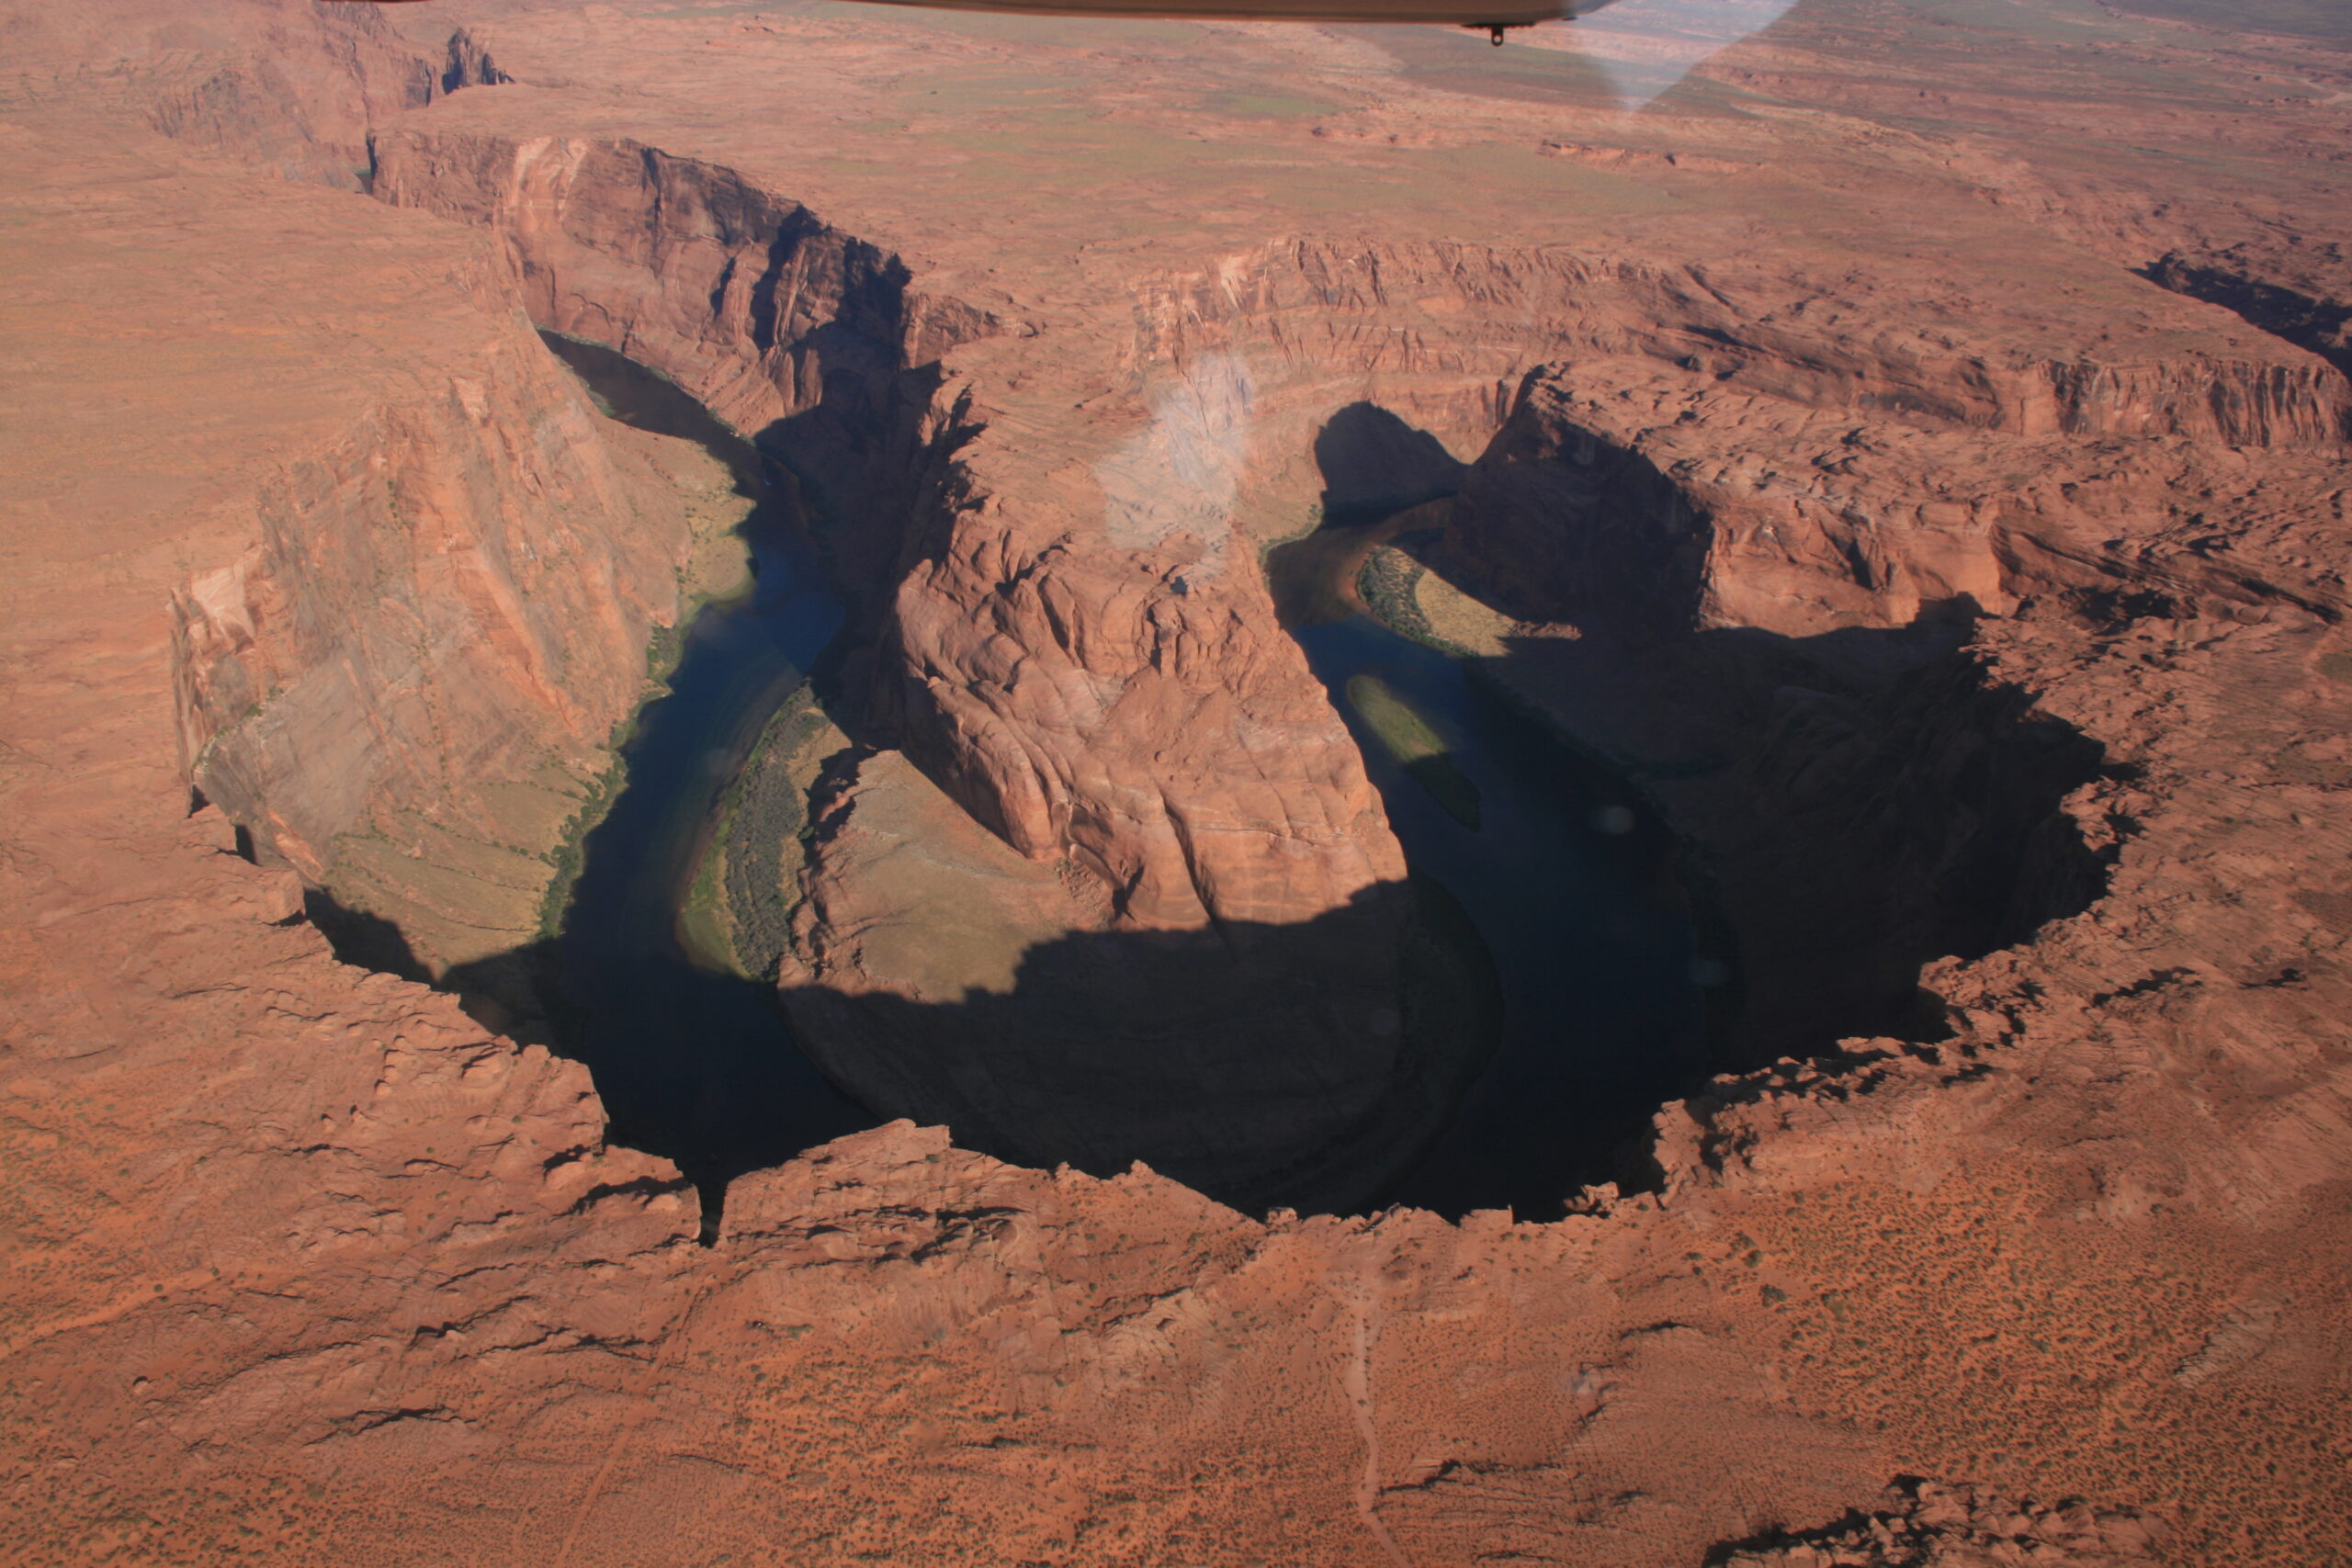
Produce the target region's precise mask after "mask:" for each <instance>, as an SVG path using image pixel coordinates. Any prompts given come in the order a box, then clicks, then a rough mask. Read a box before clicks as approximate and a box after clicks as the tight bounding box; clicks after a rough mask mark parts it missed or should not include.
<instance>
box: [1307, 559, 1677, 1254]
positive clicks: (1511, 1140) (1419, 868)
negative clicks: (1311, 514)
mask: <svg viewBox="0 0 2352 1568" xmlns="http://www.w3.org/2000/svg"><path fill="white" fill-rule="evenodd" d="M1377 521H1378V517H1377V515H1376V514H1364V515H1359V516H1356V517H1352V518H1349V519H1346V520H1343V521H1340V522H1337V523H1332V524H1327V525H1325V527H1324V529H1323V530H1322V534H1321V536H1318V537H1317V538H1316V539H1314V540H1311V541H1309V542H1308V547H1307V548H1306V549H1294V550H1292V551H1291V552H1288V553H1289V555H1290V559H1289V560H1287V561H1286V560H1285V558H1284V557H1285V553H1286V552H1284V551H1281V550H1278V551H1276V552H1275V555H1274V558H1273V559H1272V561H1270V563H1269V569H1270V570H1269V575H1270V577H1272V580H1273V585H1274V587H1275V591H1276V596H1277V599H1278V600H1279V601H1281V602H1282V603H1283V608H1284V611H1285V620H1286V621H1287V622H1288V624H1289V628H1290V631H1291V635H1292V636H1293V637H1295V638H1297V640H1298V642H1299V645H1300V647H1301V648H1302V649H1304V650H1305V651H1306V660H1307V664H1308V666H1309V667H1310V668H1311V669H1313V671H1315V674H1316V676H1317V679H1319V680H1320V681H1321V682H1323V684H1324V686H1325V688H1326V690H1327V691H1329V694H1330V697H1331V702H1332V705H1334V706H1335V707H1337V708H1338V709H1339V711H1340V716H1341V717H1342V718H1343V719H1345V720H1346V722H1347V724H1348V727H1349V728H1350V730H1351V732H1352V733H1353V734H1354V735H1355V737H1356V740H1357V744H1358V746H1359V748H1360V749H1361V750H1362V751H1363V759H1364V766H1365V770H1366V772H1368V773H1370V774H1371V775H1372V782H1373V784H1374V786H1375V787H1376V788H1378V789H1379V791H1380V793H1381V799H1382V803H1383V805H1384V806H1385V808H1386V810H1387V813H1388V820H1389V825H1390V827H1391V828H1393V829H1395V830H1396V833H1397V840H1398V841H1399V842H1400V843H1401V844H1402V845H1403V846H1404V850H1405V859H1406V862H1407V863H1408V864H1409V865H1410V866H1411V867H1412V869H1413V872H1414V874H1416V875H1419V876H1424V877H1428V878H1430V880H1432V881H1434V882H1436V883H1438V884H1439V885H1440V886H1442V887H1444V888H1445V890H1446V891H1447V892H1448V893H1450V894H1452V895H1453V898H1454V900H1455V902H1456V903H1458V904H1459V905H1461V907H1462V908H1464V910H1465V911H1466V912H1467V913H1468V915H1469V917H1470V919H1471V921H1472V923H1473V924H1474V925H1476V927H1477V930H1478V934H1479V936H1480V937H1481V938H1482V939H1483V940H1484V941H1485V942H1486V945H1487V953H1488V954H1489V955H1490V956H1491V958H1492V959H1493V962H1494V966H1495V971H1496V975H1497V976H1498V980H1499V982H1500V985H1501V988H1502V1004H1503V1005H1502V1012H1503V1020H1502V1037H1501V1039H1500V1041H1499V1042H1498V1043H1497V1046H1496V1050H1495V1055H1494V1056H1493V1058H1492V1059H1491V1060H1490V1061H1489V1063H1488V1064H1487V1068H1486V1070H1485V1071H1484V1072H1483V1073H1482V1074H1481V1075H1480V1076H1479V1077H1478V1079H1477V1081H1476V1083H1474V1084H1473V1085H1472V1086H1471V1088H1470V1089H1469V1090H1468V1092H1467V1094H1466V1095H1465V1096H1464V1101H1463V1104H1462V1106H1461V1108H1460V1110H1459V1111H1457V1113H1456V1115H1455V1118H1454V1120H1453V1124H1452V1125H1451V1126H1450V1127H1449V1128H1448V1129H1447V1131H1446V1132H1445V1133H1444V1134H1442V1136H1441V1137H1440V1139H1439V1140H1438V1142H1437V1144H1436V1145H1435V1147H1434V1148H1432V1150H1431V1151H1430V1154H1429V1155H1428V1156H1426V1157H1425V1158H1424V1159H1422V1160H1421V1161H1420V1163H1419V1165H1418V1166H1417V1167H1416V1168H1414V1169H1413V1170H1412V1171H1411V1172H1410V1173H1408V1175H1407V1176H1406V1177H1405V1178H1404V1179H1402V1180H1401V1181H1400V1182H1398V1183H1397V1186H1396V1187H1395V1188H1394V1189H1392V1190H1390V1191H1389V1192H1387V1193H1386V1194H1385V1195H1384V1201H1387V1202H1391V1203H1404V1204H1409V1205H1411V1206H1413V1207H1416V1208H1426V1209H1433V1210H1436V1211H1437V1212H1438V1213H1443V1214H1448V1215H1460V1214H1462V1213H1467V1212H1468V1211H1470V1210H1473V1209H1492V1208H1510V1209H1513V1210H1515V1211H1516V1212H1517V1213H1518V1214H1519V1215H1520V1217H1521V1218H1522V1219H1551V1218H1556V1217H1557V1216H1558V1215H1559V1213H1560V1212H1561V1204H1562V1201H1563V1200H1564V1199H1565V1198H1566V1197H1567V1196H1569V1195H1570V1194H1572V1193H1574V1192H1575V1191H1576V1190H1577V1189H1579V1188H1581V1187H1582V1186H1584V1185H1586V1184H1587V1183H1589V1182H1598V1181H1603V1180H1615V1179H1622V1178H1623V1176H1624V1175H1625V1174H1628V1172H1629V1168H1630V1165H1631V1162H1632V1160H1633V1158H1634V1156H1636V1154H1637V1153H1638V1145H1639V1143H1640V1140H1641V1139H1642V1138H1643V1137H1644V1136H1645V1135H1646V1133H1647V1130H1648V1122H1649V1117H1650V1116H1651V1115H1652V1114H1653V1113H1654V1112H1655V1111H1657V1107H1658V1105H1659V1104H1660V1103H1661V1102H1662V1101H1663V1100H1668V1099H1671V1098H1673V1097H1675V1096H1676V1095H1678V1094H1680V1093H1683V1092H1686V1091H1687V1090H1688V1089H1689V1088H1690V1087H1691V1084H1692V1082H1693V1081H1694V1080H1696V1079H1697V1078H1698V1077H1702V1075H1703V1072H1704V1066H1705V1061H1706V1040H1707V1035H1706V1029H1707V1009H1706V1000H1705V987H1704V986H1702V982H1713V981H1717V980H1719V979H1720V978H1721V971H1720V969H1719V968H1718V966H1717V965H1716V964H1713V962H1711V961H1709V960H1708V959H1705V958H1702V956H1701V955H1700V953H1699V951H1698V942H1697V937H1696V927H1695V921H1694V919H1693V911H1692V908H1691V900H1690V898H1689V897H1688V896H1687V894H1686V893H1685V891H1684V889H1683V886H1682V885H1681V883H1680V881H1679V878H1678V876H1677V874H1676V869H1677V866H1676V862H1677V845H1676V843H1675V841H1674V840H1673V839H1672V838H1671V836H1670V835H1669V834H1668V832H1667V830H1666V829H1665V827H1664V825H1663V824H1662V823H1661V822H1660V821H1659V820H1658V819H1657V816H1656V814H1655V813H1654V812H1652V811H1650V810H1649V809H1648V807H1646V806H1645V804H1644V802H1643V801H1642V799H1641V797H1640V796H1639V795H1637V794H1636V793H1635V792H1634V791H1633V790H1631V789H1629V788H1627V787H1626V786H1625V784H1623V781H1621V780H1620V779H1618V778H1617V777H1616V776H1615V775H1613V774H1612V773H1610V772H1609V771H1608V770H1607V769H1605V768H1603V767H1601V766H1600V765H1599V764H1598V763H1596V762H1594V761H1590V760H1589V759H1588V758H1586V757H1584V756H1582V755H1581V754H1579V753H1578V752H1577V751H1575V750H1571V749H1570V748H1569V747H1568V746H1567V745H1566V744H1565V743H1563V742H1562V741H1561V740H1560V739H1557V738H1556V737H1555V736H1554V735H1553V734H1552V733H1551V732H1550V731H1549V730H1547V729H1546V728H1544V726H1543V725H1542V724H1541V723H1539V722H1537V721H1536V720H1534V719H1533V718H1532V717H1530V716H1528V715H1527V714H1525V713H1524V712H1523V711H1521V709H1520V708H1519V707H1517V706H1516V705H1513V704H1512V703H1511V702H1510V700H1509V699H1508V698H1506V697H1504V696H1503V695H1501V694H1499V692H1498V689H1497V688H1496V687H1495V686H1494V685H1493V684H1492V683H1491V682H1487V681H1484V680H1481V679H1480V678H1479V677H1478V675H1477V673H1476V668H1475V664H1474V661H1472V660H1463V659H1457V658H1455V657H1453V656H1452V655H1450V654H1446V653H1442V652H1440V651H1439V650H1438V649H1433V648H1430V647H1427V646H1425V645H1423V644H1421V643H1419V642H1416V641H1414V640H1413V639H1411V638H1409V637H1403V636H1401V635H1399V634H1398V633H1397V632H1394V631H1392V630H1390V629H1389V628H1388V627H1386V626H1383V625H1382V624H1380V623H1379V622H1378V621H1375V620H1374V619H1372V618H1370V617H1369V616H1367V615H1363V614H1361V613H1340V614H1336V615H1335V611H1336V610H1338V609H1340V607H1341V606H1343V605H1344V604H1345V603H1346V601H1347V600H1349V599H1351V597H1352V593H1351V587H1352V585H1351V583H1348V582H1346V581H1332V579H1333V578H1334V577H1335V576H1344V575H1350V574H1351V573H1352V571H1353V570H1354V567H1355V565H1356V564H1357V563H1358V562H1359V561H1360V560H1361V558H1362V552H1361V550H1360V549H1359V550H1351V549H1350V548H1348V547H1347V546H1348V543H1349V536H1350V535H1351V534H1357V535H1362V534H1364V533H1368V532H1369V531H1370V529H1371V528H1372V527H1373V526H1374V525H1375V524H1376V523H1377ZM1299 573H1306V574H1311V576H1312V577H1313V578H1314V579H1315V581H1298V580H1297V574H1299ZM1286 579H1288V580H1287V581H1286ZM1365 677H1370V678H1371V679H1372V680H1373V681H1375V682H1378V683H1379V689H1380V690H1381V691H1385V693H1387V694H1390V700H1392V701H1401V702H1402V703H1403V704H1404V705H1406V706H1408V707H1409V708H1410V709H1411V710H1412V711H1413V712H1414V713H1416V714H1418V715H1419V716H1420V717H1421V718H1422V719H1423V720H1425V721H1426V722H1427V724H1428V725H1429V727H1430V728H1432V729H1434V730H1435V731H1436V732H1437V735H1438V738H1439V739H1440V740H1441V741H1442V743H1443V744H1444V746H1445V748H1446V753H1445V754H1446V758H1447V761H1448V762H1449V764H1450V771H1451V772H1452V773H1454V774H1455V775H1457V777H1458V778H1459V779H1461V780H1466V781H1467V784H1468V785H1469V786H1470V788H1472V789H1473V790H1475V792H1476V810H1475V813H1469V812H1464V810H1463V809H1462V808H1461V806H1460V802H1459V799H1458V796H1457V792H1458V790H1459V788H1460V785H1459V784H1453V786H1452V787H1451V788H1444V787H1441V788H1437V789H1432V788H1431V787H1430V785H1429V784H1428V783H1427V782H1425V781H1426V780H1427V779H1428V778H1429V774H1428V773H1426V772H1425V771H1424V772H1422V773H1421V774H1420V776H1419V777H1416V776H1415V774H1414V773H1410V772H1408V769H1407V767H1406V766H1405V765H1404V764H1403V763H1401V762H1400V761H1398V760H1397V757H1396V756H1395V755H1394V754H1393V753H1392V750H1391V749H1390V748H1389V747H1388V746H1386V745H1384V744H1383V742H1382V740H1381V739H1380V737H1379V736H1378V735H1377V734H1376V733H1375V731H1374V725H1373V724H1372V723H1371V722H1370V720H1369V719H1368V718H1367V716H1366V714H1365V712H1364V711H1363V706H1364V705H1363V701H1362V700H1361V699H1362V698H1363V695H1364V694H1365V688H1364V685H1363V682H1364V678H1365ZM1465 817H1467V818H1469V820H1464V818H1465ZM1474 823H1475V826H1474V825H1473V824H1474Z"/></svg>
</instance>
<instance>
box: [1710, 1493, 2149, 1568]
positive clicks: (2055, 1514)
mask: <svg viewBox="0 0 2352 1568" xmlns="http://www.w3.org/2000/svg"><path fill="white" fill-rule="evenodd" d="M2161 1535H2162V1532H2161V1531H2160V1530H2159V1529H2156V1528H2154V1524H2153V1522H2152V1521H2143V1520H2142V1519H2141V1518H2139V1517H2137V1516H2136V1515H2134V1514H2132V1513H2131V1512H2130V1511H2129V1510H2122V1509H2096V1508H2092V1507H2089V1506H2086V1505H2084V1504H2081V1503H2075V1504H2065V1505H2059V1506H2032V1505H2024V1506H2018V1505H2015V1504H2011V1503H2009V1502H2007V1500H2005V1499H2004V1498H2001V1497H1999V1496H1997V1495H1994V1494H1992V1493H1990V1492H1980V1491H1979V1490H1978V1489H1976V1488H1975V1487H1973V1486H1947V1485H1942V1484H1939V1483H1936V1482H1933V1481H1922V1480H1918V1479H1916V1478H1914V1479H1911V1480H1906V1481H1898V1482H1896V1483H1894V1485H1893V1486H1890V1487H1888V1488H1887V1490H1886V1495H1885V1497H1884V1498H1883V1499H1882V1500H1881V1502H1880V1504H1879V1506H1877V1507H1876V1508H1874V1509H1872V1510H1871V1511H1870V1512H1869V1513H1868V1514H1858V1515H1856V1516H1852V1517H1849V1518H1848V1519H1846V1520H1842V1521H1840V1522H1839V1523H1837V1524H1834V1525H1828V1526H1825V1527H1824V1528H1822V1529H1817V1530H1805V1531H1802V1532H1799V1533H1796V1534H1781V1535H1776V1538H1775V1539H1773V1540H1770V1541H1769V1542H1745V1543H1742V1544H1741V1545H1740V1546H1739V1547H1737V1548H1736V1549H1735V1550H1734V1551H1732V1552H1731V1553H1730V1554H1729V1555H1728V1556H1717V1557H1715V1558H1714V1559H1713V1561H1714V1562H1720V1563H1722V1564H1723V1565H1724V1568H1937V1565H1939V1564H1945V1565H1950V1568H1962V1565H1964V1564H1973V1563H1979V1562H1983V1563H1995V1562H1998V1563H2020V1564H2031V1565H2032V1568H2078V1565H2079V1568H2141V1565H2143V1564H2154V1563H2155V1562H2159V1561H2161V1559H2159V1558H2158V1557H2157V1556H2156V1555H2155V1553H2156V1551H2157V1550H2158V1548H2157V1542H2158V1541H2159V1540H2161Z"/></svg>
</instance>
